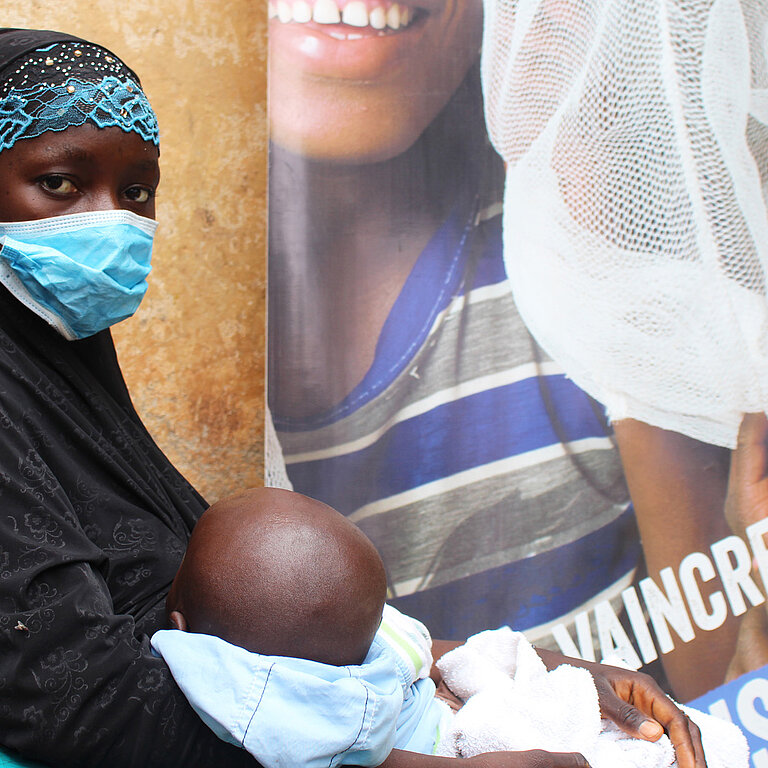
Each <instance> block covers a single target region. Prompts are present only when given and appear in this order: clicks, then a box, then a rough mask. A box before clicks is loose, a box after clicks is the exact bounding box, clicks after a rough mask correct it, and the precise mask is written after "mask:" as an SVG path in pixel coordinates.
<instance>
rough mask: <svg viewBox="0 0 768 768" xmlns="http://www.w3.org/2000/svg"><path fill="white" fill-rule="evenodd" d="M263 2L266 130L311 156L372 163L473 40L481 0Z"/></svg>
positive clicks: (451, 79) (420, 118) (426, 105)
mask: <svg viewBox="0 0 768 768" xmlns="http://www.w3.org/2000/svg"><path fill="white" fill-rule="evenodd" d="M269 7H270V15H271V16H272V18H271V21H270V27H269V34H270V41H269V45H270V65H269V89H270V91H269V93H270V103H269V113H270V124H271V131H272V139H273V141H275V142H276V143H277V144H279V145H281V146H283V147H285V148H287V149H289V150H291V151H292V152H295V153H298V154H302V155H305V156H307V157H310V158H313V159H318V160H326V161H336V162H352V163H357V162H373V161H378V160H385V159H388V158H391V157H394V156H396V155H398V154H400V153H401V152H403V151H405V150H406V149H407V148H408V147H409V146H410V145H411V144H413V143H414V142H415V141H416V139H417V138H418V137H419V136H420V134H421V132H422V131H423V130H424V129H425V128H426V127H427V126H428V125H429V123H430V122H431V121H432V120H433V119H434V118H435V116H436V115H437V113H438V112H439V111H440V110H441V109H442V107H443V106H444V105H445V103H446V102H447V101H448V99H449V98H450V96H451V95H452V94H453V93H454V91H455V90H456V89H457V88H458V86H459V84H460V83H461V81H462V79H463V78H464V75H465V74H466V73H467V70H468V69H469V67H470V66H471V64H472V62H473V61H474V60H475V59H476V57H477V55H478V51H479V49H480V37H481V27H482V24H481V20H482V17H481V12H482V8H481V0H408V1H407V2H397V3H393V2H391V0H270V3H269ZM344 22H346V23H344Z"/></svg>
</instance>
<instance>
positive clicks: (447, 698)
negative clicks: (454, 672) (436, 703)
mask: <svg viewBox="0 0 768 768" xmlns="http://www.w3.org/2000/svg"><path fill="white" fill-rule="evenodd" d="M435 698H436V699H440V701H444V702H445V703H446V704H447V705H448V706H449V707H450V708H451V709H452V710H453V711H454V712H458V711H459V710H460V709H461V708H462V707H463V706H464V702H463V701H462V700H461V699H460V698H459V697H458V696H457V695H456V694H455V693H454V692H453V691H452V690H451V689H450V688H449V687H448V686H447V685H446V684H445V680H443V679H442V678H440V683H439V684H438V686H437V690H436V691H435Z"/></svg>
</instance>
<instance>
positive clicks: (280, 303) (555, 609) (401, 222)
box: [269, 0, 640, 652]
mask: <svg viewBox="0 0 768 768" xmlns="http://www.w3.org/2000/svg"><path fill="white" fill-rule="evenodd" d="M270 8H271V14H272V17H273V18H272V20H271V24H270V56H271V59H270V104H269V109H270V120H271V129H272V138H273V148H272V154H271V176H270V185H271V186H270V200H269V207H270V273H269V297H270V315H269V350H270V360H269V398H270V406H271V409H272V412H273V415H274V418H275V424H276V427H277V431H278V435H279V438H280V442H281V446H282V449H283V451H284V453H285V458H286V461H287V465H288V472H289V476H290V479H291V481H292V482H293V484H294V487H295V488H296V490H299V491H302V492H304V493H306V494H308V495H310V496H314V497H317V498H319V499H321V500H323V501H325V502H326V503H329V504H331V505H332V506H334V507H335V508H337V509H339V510H340V511H342V512H343V513H344V514H346V515H348V516H349V517H350V518H351V519H352V520H353V521H355V522H356V523H358V524H359V525H360V526H361V527H362V529H363V530H364V531H365V533H366V534H367V535H368V536H369V537H370V538H371V539H372V540H373V542H374V543H375V544H376V546H377V548H378V549H379V551H380V552H381V554H382V556H383V559H384V562H385V565H386V567H387V569H388V573H389V585H390V592H391V596H392V598H393V602H394V604H395V605H397V606H398V607H400V608H401V609H402V610H404V611H405V612H407V613H410V614H412V615H414V616H416V617H418V618H420V619H422V620H423V621H424V622H425V623H426V624H427V625H428V626H429V627H430V629H431V630H432V632H433V634H434V635H435V636H442V637H454V638H459V637H465V636H466V635H467V634H471V633H472V632H475V631H478V630H480V629H484V628H486V627H491V626H498V625H500V624H511V625H512V626H514V627H516V628H518V629H527V630H529V636H530V637H531V638H533V639H534V640H536V641H537V642H538V643H539V644H543V645H545V646H546V645H553V640H552V637H551V635H550V631H549V630H550V627H551V625H552V623H554V622H558V621H567V620H568V618H569V617H571V618H572V616H573V614H574V613H575V612H576V611H578V610H579V609H582V608H584V607H585V606H587V605H589V604H590V601H593V600H594V599H595V598H596V597H597V596H599V597H600V599H601V600H608V599H615V598H618V596H619V595H620V593H621V590H622V589H623V588H624V587H626V586H627V585H628V584H629V583H630V582H631V579H632V575H633V573H634V571H635V568H636V567H637V566H638V564H639V562H640V546H639V540H638V536H637V532H636V528H635V523H634V518H633V513H632V512H631V510H630V509H629V508H628V496H627V492H626V488H625V485H624V481H623V475H622V470H621V465H620V462H619V458H618V455H617V453H616V451H615V448H614V445H613V442H612V438H611V435H610V431H609V430H608V429H607V428H606V426H605V422H604V420H603V418H602V414H601V410H600V409H599V408H597V407H596V406H595V404H594V403H593V402H592V401H591V400H590V399H589V398H588V397H587V396H586V395H584V393H582V392H581V391H580V390H579V389H578V388H577V387H575V386H574V385H573V384H572V383H571V382H570V381H568V380H567V379H566V378H565V377H564V376H563V375H562V373H561V371H560V369H559V368H558V367H557V366H555V365H554V364H553V363H552V362H551V361H550V360H549V358H548V357H547V356H546V355H544V354H543V353H542V351H541V350H540V349H539V348H538V347H537V345H536V344H535V343H534V342H533V340H532V339H531V337H530V335H529V334H528V332H527V330H526V328H525V326H524V325H523V323H522V321H521V319H520V317H519V315H518V314H517V311H516V309H515V305H514V302H513V300H512V297H511V294H510V291H509V286H508V284H507V282H506V279H505V274H504V268H503V265H502V260H501V230H500V215H499V214H500V210H501V209H500V199H501V197H500V189H501V185H502V176H503V173H502V167H501V164H500V162H499V159H498V157H497V156H496V155H495V154H494V153H493V152H492V150H491V149H490V148H489V145H488V143H487V139H486V135H485V129H484V125H483V115H482V105H481V98H480V88H479V73H478V66H477V64H478V57H479V47H480V39H481V29H482V13H481V11H482V9H481V4H480V2H479V1H478V0H446V1H445V2H443V1H442V0H441V1H440V2H438V1H437V0H424V2H420V3H419V4H418V5H416V4H406V3H391V2H387V3H381V4H379V3H375V2H367V3H363V2H349V3H338V4H337V3H335V2H333V1H332V0H317V2H314V3H306V2H303V1H300V0H296V1H295V2H290V1H288V0H284V1H283V2H278V3H273V4H272V5H271V6H270ZM532 555H535V556H532ZM596 652H599V649H596Z"/></svg>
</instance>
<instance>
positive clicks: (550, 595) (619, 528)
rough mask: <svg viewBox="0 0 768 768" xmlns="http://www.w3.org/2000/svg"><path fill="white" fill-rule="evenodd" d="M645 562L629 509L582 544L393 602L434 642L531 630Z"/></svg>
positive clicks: (568, 609) (549, 552)
mask: <svg viewBox="0 0 768 768" xmlns="http://www.w3.org/2000/svg"><path fill="white" fill-rule="evenodd" d="M640 556H641V549H640V542H639V537H638V533H637V527H636V523H635V515H634V511H633V510H632V509H631V508H629V509H627V511H626V512H624V513H623V514H622V515H620V516H619V517H618V518H616V519H615V520H614V521H612V522H611V523H609V524H608V525H606V526H604V527H602V528H600V529H598V530H597V531H595V532H593V533H591V534H589V535H588V536H585V537H584V538H582V539H579V540H577V541H574V542H571V543H569V544H565V545H563V546H561V547H556V548H555V549H551V550H549V551H547V552H542V553H537V554H536V557H529V558H524V559H523V560H518V561H516V562H514V563H509V564H507V565H504V566H501V567H499V568H494V569H491V570H488V571H484V572H482V573H478V574H475V575H473V576H468V577H466V578H463V579H459V580H456V581H451V582H450V583H448V584H445V585H443V586H440V587H435V588H433V589H425V590H423V591H421V592H416V593H414V594H412V595H407V596H405V597H400V598H396V599H393V600H389V602H390V603H391V604H392V605H394V606H395V607H396V608H397V609H398V610H400V611H402V612H403V613H406V614H408V615H409V616H413V617H414V618H417V619H419V620H420V621H422V622H423V623H424V624H426V626H427V628H428V629H429V631H430V632H431V633H432V635H433V637H439V638H443V639H452V640H463V639H465V638H466V637H468V636H469V635H471V634H473V633H475V632H478V631H479V630H480V629H495V628H496V627H498V626H499V625H502V624H508V625H509V626H511V627H512V629H516V630H525V629H529V628H531V627H536V626H539V625H540V624H546V623H548V622H550V621H554V620H555V619H557V618H558V617H560V616H563V615H564V614H567V613H568V612H570V611H572V610H573V609H574V607H575V606H579V605H581V604H583V603H584V602H586V601H588V600H590V599H591V598H593V597H594V596H595V595H596V594H600V593H601V592H603V591H604V590H606V589H608V588H609V587H610V586H611V585H612V584H615V583H616V582H617V581H619V579H621V578H622V577H623V576H625V575H626V574H627V573H629V572H630V571H631V570H632V569H633V568H635V567H636V566H637V563H638V562H639V560H640Z"/></svg>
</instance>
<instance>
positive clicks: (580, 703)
mask: <svg viewBox="0 0 768 768" xmlns="http://www.w3.org/2000/svg"><path fill="white" fill-rule="evenodd" d="M438 667H439V668H440V672H441V673H442V675H443V678H444V679H445V682H446V683H447V685H448V687H449V688H451V690H452V691H454V693H456V695H458V696H460V697H461V698H462V699H464V700H465V701H466V704H465V705H464V707H462V709H461V710H459V712H457V713H456V716H455V717H454V719H453V723H452V727H451V729H450V730H449V731H448V732H447V733H445V734H444V735H443V737H442V738H441V740H440V744H439V745H438V748H437V754H439V755H444V756H449V757H471V756H473V755H477V754H481V753H483V752H493V751H500V750H510V751H514V750H527V749H546V750H548V751H551V752H581V753H582V754H583V755H584V757H586V758H587V760H588V761H589V764H590V765H591V766H592V768H671V767H672V766H676V765H677V763H676V761H675V755H674V750H673V749H672V744H671V743H670V741H669V738H668V737H667V736H662V737H661V738H660V739H659V740H658V741H656V742H648V741H643V740H642V739H634V738H631V737H629V736H627V735H626V734H625V733H624V732H623V731H621V730H619V728H618V727H616V726H615V725H613V724H612V723H610V722H608V721H606V720H603V719H602V718H601V717H600V709H599V706H598V701H597V691H596V690H595V686H594V682H593V680H592V676H591V675H590V674H589V672H587V670H585V669H582V668H580V667H572V666H570V665H567V664H563V665H561V666H559V667H558V668H557V669H554V670H552V671H551V672H548V671H547V669H546V667H545V666H544V663H543V662H542V661H541V659H540V658H539V656H538V655H537V653H536V651H535V650H534V649H533V647H532V646H531V645H530V643H528V641H527V640H526V639H525V637H524V636H523V635H522V634H521V633H519V632H513V631H512V630H511V629H509V627H502V628H501V629H497V630H492V631H488V632H481V633H480V634H478V635H474V636H473V637H471V638H470V639H469V640H468V641H467V642H466V644H465V645H463V646H460V647H459V648H456V649H455V650H453V651H451V652H450V653H447V654H446V655H445V656H443V657H442V658H441V659H440V660H439V661H438ZM683 710H684V711H685V713H686V714H687V715H688V716H689V717H690V718H691V720H693V721H694V722H695V723H696V725H698V726H699V728H700V729H701V733H702V741H703V744H704V752H705V756H706V759H707V765H708V768H747V767H748V764H749V748H748V747H747V741H746V739H745V738H744V735H743V734H742V732H741V731H740V730H739V728H738V727H737V726H735V725H733V724H732V723H728V722H726V721H724V720H719V719H718V718H715V717H713V716H712V715H707V714H705V713H703V712H699V711H698V710H694V709H691V708H690V707H683Z"/></svg>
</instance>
